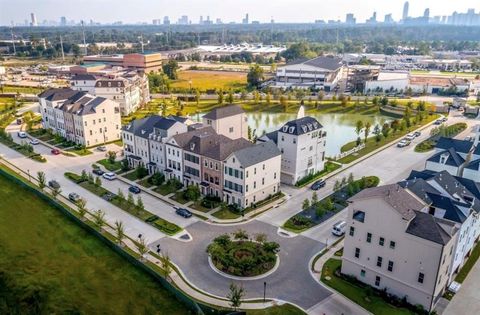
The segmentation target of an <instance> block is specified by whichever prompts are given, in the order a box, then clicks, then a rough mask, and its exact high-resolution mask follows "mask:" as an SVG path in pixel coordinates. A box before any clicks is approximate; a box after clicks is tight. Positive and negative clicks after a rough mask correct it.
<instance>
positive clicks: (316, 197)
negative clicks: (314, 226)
mask: <svg viewBox="0 0 480 315" xmlns="http://www.w3.org/2000/svg"><path fill="white" fill-rule="evenodd" d="M317 202H318V196H317V192H316V191H314V192H312V205H314V204H316V203H317Z"/></svg>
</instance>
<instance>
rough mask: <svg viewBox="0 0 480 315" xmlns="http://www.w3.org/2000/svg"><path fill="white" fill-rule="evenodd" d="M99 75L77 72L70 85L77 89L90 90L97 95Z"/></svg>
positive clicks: (89, 91)
mask: <svg viewBox="0 0 480 315" xmlns="http://www.w3.org/2000/svg"><path fill="white" fill-rule="evenodd" d="M96 82H97V77H96V76H94V75H93V74H76V75H74V76H73V77H72V78H71V79H70V87H71V89H72V90H75V91H83V92H88V93H89V94H92V95H95V83H96Z"/></svg>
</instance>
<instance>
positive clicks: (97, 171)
mask: <svg viewBox="0 0 480 315" xmlns="http://www.w3.org/2000/svg"><path fill="white" fill-rule="evenodd" d="M92 173H93V174H95V175H98V176H102V175H103V174H105V172H104V171H102V170H101V169H99V168H94V169H93V171H92Z"/></svg>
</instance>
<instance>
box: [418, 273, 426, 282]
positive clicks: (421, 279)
mask: <svg viewBox="0 0 480 315" xmlns="http://www.w3.org/2000/svg"><path fill="white" fill-rule="evenodd" d="M424 278H425V275H424V274H423V273H422V272H419V273H418V282H419V283H423V279H424Z"/></svg>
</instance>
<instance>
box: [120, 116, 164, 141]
mask: <svg viewBox="0 0 480 315" xmlns="http://www.w3.org/2000/svg"><path fill="white" fill-rule="evenodd" d="M162 119H164V118H163V117H161V116H157V115H154V116H148V117H145V118H142V119H135V120H132V121H131V122H130V123H129V124H128V125H126V126H123V127H122V130H123V131H126V132H131V133H133V134H134V135H135V136H138V137H142V138H148V136H149V135H150V134H151V133H152V132H153V128H154V127H156V124H157V123H158V122H160V121H161V120H162Z"/></svg>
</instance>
